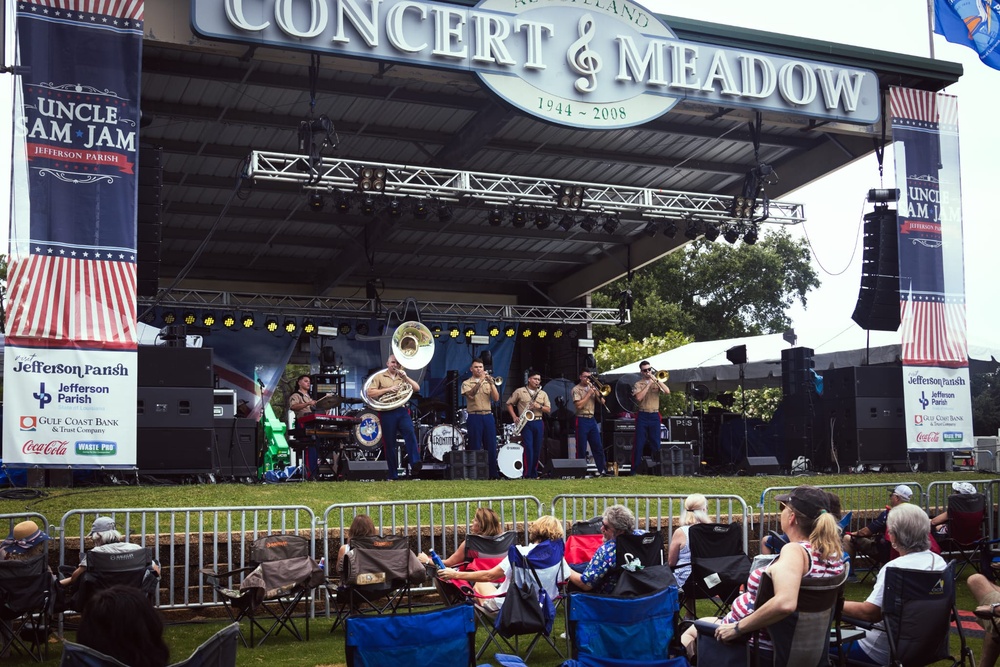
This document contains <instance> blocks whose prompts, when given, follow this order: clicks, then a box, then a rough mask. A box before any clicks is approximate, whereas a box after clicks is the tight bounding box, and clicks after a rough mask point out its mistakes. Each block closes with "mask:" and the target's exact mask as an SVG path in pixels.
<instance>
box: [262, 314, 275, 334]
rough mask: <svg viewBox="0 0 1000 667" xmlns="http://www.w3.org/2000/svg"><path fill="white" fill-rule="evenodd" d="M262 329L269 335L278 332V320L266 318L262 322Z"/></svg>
mask: <svg viewBox="0 0 1000 667" xmlns="http://www.w3.org/2000/svg"><path fill="white" fill-rule="evenodd" d="M264 328H265V329H267V330H268V331H269V332H270V333H274V332H275V331H277V330H278V320H277V319H276V318H274V317H269V318H267V319H266V320H264Z"/></svg>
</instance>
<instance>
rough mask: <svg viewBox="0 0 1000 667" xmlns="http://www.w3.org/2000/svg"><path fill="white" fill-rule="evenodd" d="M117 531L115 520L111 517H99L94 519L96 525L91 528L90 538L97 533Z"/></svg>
mask: <svg viewBox="0 0 1000 667" xmlns="http://www.w3.org/2000/svg"><path fill="white" fill-rule="evenodd" d="M114 529H115V520H114V519H112V518H111V517H109V516H99V517H97V518H96V519H94V525H93V526H91V527H90V534H89V535H88V537H93V536H94V535H96V534H97V533H105V532H107V531H109V530H114Z"/></svg>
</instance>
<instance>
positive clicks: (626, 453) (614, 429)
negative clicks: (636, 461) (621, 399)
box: [601, 392, 635, 467]
mask: <svg viewBox="0 0 1000 667" xmlns="http://www.w3.org/2000/svg"><path fill="white" fill-rule="evenodd" d="M612 393H613V392H612ZM601 442H602V443H604V449H605V451H607V450H608V449H609V448H610V451H611V457H610V460H611V461H615V462H616V463H617V464H618V466H619V467H621V466H623V465H631V464H632V447H633V446H634V445H635V420H634V419H605V420H604V422H603V428H602V430H601Z"/></svg>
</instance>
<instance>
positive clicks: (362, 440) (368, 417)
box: [354, 410, 382, 450]
mask: <svg viewBox="0 0 1000 667" xmlns="http://www.w3.org/2000/svg"><path fill="white" fill-rule="evenodd" d="M355 416H356V417H357V418H358V419H359V420H360V421H359V422H358V423H357V424H355V425H354V441H355V442H356V443H357V445H358V447H360V448H362V449H364V450H379V449H381V444H382V422H381V421H379V418H378V413H377V412H375V411H374V410H364V411H362V412H359V413H358V414H357V415H355Z"/></svg>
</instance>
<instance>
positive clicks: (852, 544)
mask: <svg viewBox="0 0 1000 667" xmlns="http://www.w3.org/2000/svg"><path fill="white" fill-rule="evenodd" d="M911 498H913V489H911V488H910V487H908V486H907V485H906V484H900V485H899V486H897V487H895V488H894V489H891V490H890V491H889V504H888V505H886V506H885V509H884V510H882V511H881V512H880V513H879V515H878V516H877V517H875V519H874V520H873V521H872V522H871V523H869V524H868V525H867V526H865V527H864V528H862V529H861V530H858V531H856V532H853V533H844V551H846V552H847V553H848V555H849V556H850V557H851V564H852V565H853V563H854V554H856V553H860V554H863V555H865V556H868V557H870V558H873V559H875V560H876V561H877V562H879V563H887V562H888V561H889V553H890V551H891V550H892V545H890V544H889V540H887V539H886V538H885V527H886V523H887V522H888V519H889V510H891V509H892V508H893V507H896V506H897V505H901V504H903V503H908V502H910V499H911Z"/></svg>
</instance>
